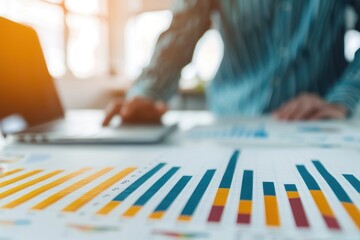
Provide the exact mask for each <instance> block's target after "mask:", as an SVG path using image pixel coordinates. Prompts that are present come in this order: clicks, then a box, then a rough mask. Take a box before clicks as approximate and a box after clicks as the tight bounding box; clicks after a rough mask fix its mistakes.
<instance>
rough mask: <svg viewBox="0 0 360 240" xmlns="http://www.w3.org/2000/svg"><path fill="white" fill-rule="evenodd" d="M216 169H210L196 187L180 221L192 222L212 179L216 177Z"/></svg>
mask: <svg viewBox="0 0 360 240" xmlns="http://www.w3.org/2000/svg"><path fill="white" fill-rule="evenodd" d="M214 174H215V169H210V170H208V171H206V173H205V175H204V176H203V177H202V179H201V180H200V182H199V184H198V185H197V186H196V188H195V190H194V192H193V193H192V194H191V196H190V198H189V200H188V201H187V203H186V205H185V207H184V209H183V210H182V212H181V214H180V216H179V217H178V220H179V221H184V222H188V221H191V218H192V216H193V214H194V212H195V210H196V208H197V206H198V205H199V203H200V201H201V199H202V197H203V196H204V194H205V192H206V189H207V188H208V186H209V184H210V182H211V179H212V178H213V177H214Z"/></svg>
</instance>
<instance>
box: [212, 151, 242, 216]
mask: <svg viewBox="0 0 360 240" xmlns="http://www.w3.org/2000/svg"><path fill="white" fill-rule="evenodd" d="M239 154H240V152H239V151H235V152H234V153H233V155H232V156H231V158H230V161H229V163H228V165H227V168H226V170H225V173H224V176H223V178H222V180H221V182H220V186H219V189H218V190H217V193H216V195H215V199H214V202H213V206H212V208H211V211H210V214H209V217H208V222H220V220H221V217H222V214H223V212H224V209H225V205H226V201H227V199H228V195H229V191H230V187H231V183H232V180H233V177H234V172H235V167H236V163H237V159H238V157H239Z"/></svg>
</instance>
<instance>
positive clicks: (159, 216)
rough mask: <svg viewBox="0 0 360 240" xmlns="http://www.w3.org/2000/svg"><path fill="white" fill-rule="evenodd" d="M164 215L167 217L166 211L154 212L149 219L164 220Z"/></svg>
mask: <svg viewBox="0 0 360 240" xmlns="http://www.w3.org/2000/svg"><path fill="white" fill-rule="evenodd" d="M164 215H165V212H164V211H159V212H153V213H152V214H150V216H149V218H150V219H162V218H163V216H164Z"/></svg>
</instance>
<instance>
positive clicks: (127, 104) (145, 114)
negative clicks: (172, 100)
mask: <svg viewBox="0 0 360 240" xmlns="http://www.w3.org/2000/svg"><path fill="white" fill-rule="evenodd" d="M166 111H167V106H166V104H165V103H162V102H154V101H152V100H150V99H146V98H141V97H136V98H133V99H130V100H123V99H115V100H113V101H112V102H110V103H109V105H108V107H107V108H106V115H105V118H104V120H103V123H102V124H103V126H108V125H109V124H110V122H111V120H112V119H113V117H115V116H116V115H119V116H120V117H121V119H122V122H123V123H130V124H159V123H160V122H161V117H162V115H164V113H165V112H166Z"/></svg>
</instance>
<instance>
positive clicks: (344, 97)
mask: <svg viewBox="0 0 360 240" xmlns="http://www.w3.org/2000/svg"><path fill="white" fill-rule="evenodd" d="M352 5H353V6H354V9H355V11H356V13H357V15H358V23H357V25H356V29H357V30H358V31H360V0H352ZM359 99H360V49H359V50H358V51H357V53H356V55H355V59H354V61H353V62H352V63H350V64H349V66H348V67H347V69H346V70H345V72H344V74H343V75H342V77H341V80H340V81H339V82H338V83H337V84H336V85H335V86H334V88H333V89H332V90H331V91H330V92H329V94H328V95H327V96H326V100H327V101H328V102H330V103H334V104H339V105H342V106H344V107H345V108H346V109H347V111H348V112H347V113H348V116H350V115H351V114H353V113H354V111H355V109H356V106H357V104H358V103H359Z"/></svg>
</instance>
